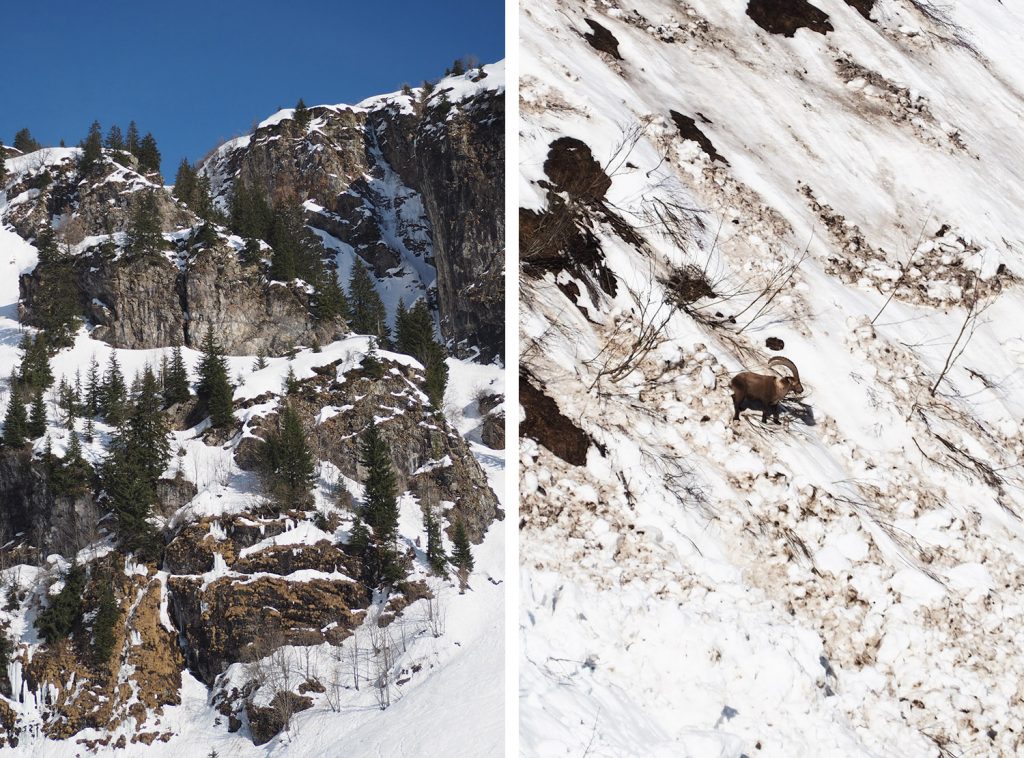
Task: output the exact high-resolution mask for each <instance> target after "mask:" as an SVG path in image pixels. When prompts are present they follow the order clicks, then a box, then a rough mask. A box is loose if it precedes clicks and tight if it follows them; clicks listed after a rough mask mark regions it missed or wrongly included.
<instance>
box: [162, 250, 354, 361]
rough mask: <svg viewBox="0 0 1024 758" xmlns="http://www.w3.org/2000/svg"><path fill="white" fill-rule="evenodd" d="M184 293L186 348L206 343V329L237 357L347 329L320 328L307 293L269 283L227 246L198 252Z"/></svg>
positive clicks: (327, 338)
mask: <svg viewBox="0 0 1024 758" xmlns="http://www.w3.org/2000/svg"><path fill="white" fill-rule="evenodd" d="M182 289H183V299H184V303H185V307H186V308H187V309H188V319H187V323H186V330H187V334H188V344H189V345H191V346H193V347H198V345H200V344H201V343H202V339H203V335H204V334H205V333H206V329H207V326H208V325H212V326H213V332H214V334H215V335H217V339H218V340H220V343H221V346H222V347H223V348H224V350H225V352H227V353H228V354H235V355H252V354H254V353H257V352H259V351H260V350H263V351H264V352H266V353H268V354H270V355H281V354H283V353H285V352H287V351H288V350H289V349H290V348H292V347H294V346H296V345H311V344H313V343H315V342H320V343H327V342H331V341H333V340H335V339H340V338H341V337H343V336H344V335H345V333H346V332H347V331H348V330H347V329H346V328H345V326H344V324H343V323H342V322H341V321H338V322H336V323H333V324H318V323H317V322H316V321H315V320H314V318H313V316H312V314H311V313H310V298H309V294H308V293H307V292H306V291H305V290H304V289H302V288H301V287H299V286H296V285H292V284H284V283H283V282H267V281H266V280H265V279H263V277H261V276H260V275H259V272H258V271H257V270H256V269H255V268H254V267H246V266H242V265H241V263H240V261H239V260H238V256H236V255H234V254H233V252H231V251H228V250H225V249H223V248H214V249H206V250H202V251H200V252H199V253H198V254H196V256H195V257H194V258H193V259H192V260H191V261H190V262H189V264H188V266H187V268H186V270H185V273H184V285H183V288H182ZM164 344H166V343H164Z"/></svg>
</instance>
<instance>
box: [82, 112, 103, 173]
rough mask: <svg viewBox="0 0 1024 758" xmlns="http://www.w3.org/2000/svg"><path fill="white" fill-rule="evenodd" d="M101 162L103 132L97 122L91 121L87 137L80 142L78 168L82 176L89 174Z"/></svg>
mask: <svg viewBox="0 0 1024 758" xmlns="http://www.w3.org/2000/svg"><path fill="white" fill-rule="evenodd" d="M102 160H103V130H102V129H101V128H100V122H99V121H93V122H92V126H91V127H89V135H88V136H87V137H86V138H85V140H84V141H83V142H82V157H81V159H80V161H79V163H78V168H79V170H81V172H82V173H83V174H87V173H89V171H90V170H91V169H92V167H93V166H95V165H96V164H97V163H99V162H100V161H102Z"/></svg>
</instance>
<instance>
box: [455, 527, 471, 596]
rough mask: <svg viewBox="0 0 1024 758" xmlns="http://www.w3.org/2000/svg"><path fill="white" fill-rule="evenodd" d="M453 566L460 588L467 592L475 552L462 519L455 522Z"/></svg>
mask: <svg viewBox="0 0 1024 758" xmlns="http://www.w3.org/2000/svg"><path fill="white" fill-rule="evenodd" d="M451 562H452V565H453V566H454V567H455V574H456V575H457V576H458V577H459V586H460V587H461V588H462V591H463V592H465V590H466V587H467V586H468V585H467V583H468V581H469V575H470V573H471V572H472V571H473V550H472V548H471V547H470V544H469V535H468V534H466V526H465V524H463V523H462V519H458V520H457V521H456V522H455V531H454V534H452V558H451Z"/></svg>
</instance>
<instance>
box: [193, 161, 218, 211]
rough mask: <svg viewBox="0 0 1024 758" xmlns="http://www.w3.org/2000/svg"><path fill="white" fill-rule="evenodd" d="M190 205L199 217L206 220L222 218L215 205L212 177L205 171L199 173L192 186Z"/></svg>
mask: <svg viewBox="0 0 1024 758" xmlns="http://www.w3.org/2000/svg"><path fill="white" fill-rule="evenodd" d="M189 207H190V208H192V210H193V211H194V212H195V214H196V215H197V216H199V218H201V219H203V220H204V221H217V220H220V214H219V213H218V212H217V209H216V208H215V207H214V205H213V196H212V195H211V190H210V177H209V176H207V175H206V174H205V173H203V174H197V175H196V179H195V186H194V187H193V188H192V199H191V200H190V201H189Z"/></svg>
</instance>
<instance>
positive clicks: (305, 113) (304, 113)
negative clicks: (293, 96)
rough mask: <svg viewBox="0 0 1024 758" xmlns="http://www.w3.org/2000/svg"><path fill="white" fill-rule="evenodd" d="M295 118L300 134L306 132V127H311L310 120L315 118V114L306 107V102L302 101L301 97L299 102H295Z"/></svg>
mask: <svg viewBox="0 0 1024 758" xmlns="http://www.w3.org/2000/svg"><path fill="white" fill-rule="evenodd" d="M293 118H294V119H295V128H296V129H297V130H298V131H299V133H300V134H305V132H306V129H307V128H308V127H309V122H310V121H311V120H312V118H313V114H312V113H311V112H310V110H309V108H307V107H306V104H305V103H304V102H303V101H302V98H301V97H300V98H299V102H297V103H296V104H295V114H294V116H293Z"/></svg>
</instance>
